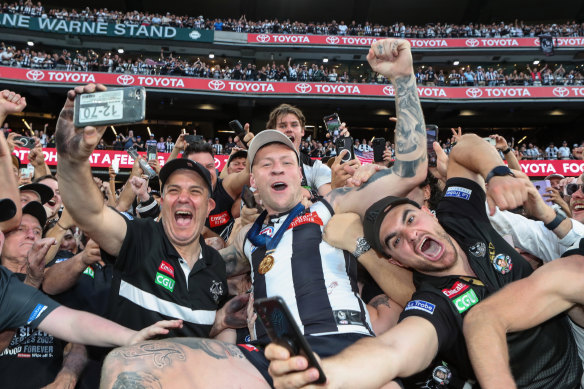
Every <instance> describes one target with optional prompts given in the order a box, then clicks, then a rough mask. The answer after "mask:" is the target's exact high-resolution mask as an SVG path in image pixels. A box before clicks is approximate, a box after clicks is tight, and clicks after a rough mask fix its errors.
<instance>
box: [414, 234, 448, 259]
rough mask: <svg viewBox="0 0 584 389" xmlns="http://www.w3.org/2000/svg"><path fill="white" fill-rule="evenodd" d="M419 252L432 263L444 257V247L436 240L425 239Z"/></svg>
mask: <svg viewBox="0 0 584 389" xmlns="http://www.w3.org/2000/svg"><path fill="white" fill-rule="evenodd" d="M418 252H420V253H421V254H422V255H423V256H424V257H426V258H427V259H428V260H430V261H437V260H438V259H440V257H441V256H442V253H443V252H444V247H443V246H442V245H441V244H440V243H438V242H437V241H435V240H434V239H432V238H430V237H424V238H422V241H421V243H420V245H419V246H418Z"/></svg>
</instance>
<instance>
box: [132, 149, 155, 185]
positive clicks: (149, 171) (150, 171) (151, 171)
mask: <svg viewBox="0 0 584 389" xmlns="http://www.w3.org/2000/svg"><path fill="white" fill-rule="evenodd" d="M127 151H128V154H130V156H131V157H132V158H134V160H136V159H137V160H138V163H139V164H140V168H142V171H143V172H144V174H145V175H147V176H148V179H149V180H151V179H153V178H154V177H156V176H157V174H156V172H155V171H154V169H152V167H150V165H148V163H146V161H144V160H143V159H142V158H140V155H139V154H138V151H136V149H134V148H132V147H131V148H129V149H128V150H127Z"/></svg>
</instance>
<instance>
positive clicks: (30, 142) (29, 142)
mask: <svg viewBox="0 0 584 389" xmlns="http://www.w3.org/2000/svg"><path fill="white" fill-rule="evenodd" d="M14 140H15V141H19V142H20V143H22V146H20V147H26V148H27V149H33V148H34V138H29V137H27V136H15V137H14Z"/></svg>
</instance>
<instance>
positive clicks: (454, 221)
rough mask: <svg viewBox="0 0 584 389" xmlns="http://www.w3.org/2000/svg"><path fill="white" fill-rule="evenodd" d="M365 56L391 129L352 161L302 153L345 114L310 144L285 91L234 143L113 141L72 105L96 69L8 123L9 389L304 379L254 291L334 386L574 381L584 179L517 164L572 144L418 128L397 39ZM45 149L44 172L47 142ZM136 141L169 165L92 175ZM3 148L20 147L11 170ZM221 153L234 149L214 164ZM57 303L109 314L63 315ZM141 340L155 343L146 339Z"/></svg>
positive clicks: (14, 100) (5, 311)
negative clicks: (21, 131) (44, 111)
mask: <svg viewBox="0 0 584 389" xmlns="http://www.w3.org/2000/svg"><path fill="white" fill-rule="evenodd" d="M395 45H397V47H396V46H395ZM394 49H395V53H394V52H393V50H394ZM369 63H370V65H371V66H372V68H373V69H374V70H375V71H378V72H382V73H383V74H384V76H385V77H387V78H389V79H391V80H392V82H393V86H394V88H395V89H396V91H397V92H398V93H396V95H397V96H398V97H397V99H396V102H395V112H396V113H395V116H396V117H395V118H390V120H391V121H393V122H395V128H396V130H395V134H394V135H395V138H394V140H393V142H392V141H389V140H388V141H387V142H386V144H385V146H386V149H385V152H384V153H383V154H384V155H383V157H384V158H383V159H384V160H383V161H376V162H379V163H371V164H370V163H361V162H360V161H359V160H358V159H351V160H349V159H347V160H345V159H344V158H345V157H346V156H347V155H350V151H354V150H343V151H341V152H340V153H339V154H338V155H336V156H335V158H334V159H332V158H331V159H330V160H329V161H326V163H325V161H322V160H313V159H311V158H310V157H317V156H321V157H324V156H328V157H333V155H332V153H333V149H334V147H332V144H335V143H337V141H339V140H341V141H343V143H344V144H345V145H346V146H347V148H349V149H350V146H349V144H350V137H351V134H350V131H349V130H350V128H348V127H347V125H346V123H339V126H338V128H336V130H334V131H331V132H332V133H329V134H328V137H327V138H326V140H323V141H319V139H313V137H314V134H313V135H312V136H307V135H308V133H307V131H306V130H307V129H306V118H305V116H304V113H303V112H302V111H301V110H300V109H298V108H297V107H294V106H292V105H289V104H286V103H283V104H280V105H278V106H277V107H274V108H273V109H272V111H271V112H270V113H269V115H268V117H267V121H266V126H265V128H266V129H260V128H254V129H253V131H252V129H250V128H249V125H248V124H245V125H244V126H243V131H242V132H240V133H238V134H237V136H235V137H234V138H232V139H228V143H227V144H223V143H222V142H221V140H220V139H218V138H212V139H201V138H199V137H197V136H196V135H197V134H193V135H191V134H185V133H182V134H180V135H178V136H177V137H174V138H173V137H168V138H166V139H164V138H158V140H157V137H156V135H154V134H151V132H150V128H148V133H149V134H150V135H149V136H148V140H146V141H143V139H142V138H141V136H139V135H137V134H135V133H134V131H133V130H125V131H124V130H122V128H123V127H122V126H123V125H124V124H123V123H119V124H118V123H114V124H113V125H112V127H111V130H112V131H113V132H114V133H116V130H115V128H114V126H116V127H117V128H118V131H119V135H118V136H117V137H116V141H115V144H113V145H107V144H106V143H105V141H104V140H103V135H104V134H105V132H106V131H109V129H110V127H105V126H99V125H97V124H96V126H95V127H94V126H91V125H89V123H86V124H87V127H84V128H77V127H76V126H75V120H74V110H75V101H76V98H77V97H78V96H80V95H81V96H85V97H87V94H89V93H94V92H103V91H105V90H106V88H105V86H104V85H101V84H97V85H96V84H88V85H79V86H76V87H75V88H74V89H73V90H70V91H68V92H67V93H66V94H65V93H63V100H64V101H65V102H64V105H63V108H62V110H61V113H60V114H59V116H58V120H57V123H56V125H55V128H56V130H55V131H56V132H55V134H49V130H48V126H45V128H43V130H42V132H41V131H40V130H39V131H38V132H35V133H34V135H35V139H33V141H32V142H30V143H29V139H22V138H19V137H18V134H17V132H16V131H11V130H10V128H9V126H7V125H4V126H3V127H4V129H3V130H4V133H2V132H0V177H1V181H2V182H3V185H2V186H0V265H1V266H0V369H1V370H2V371H3V372H7V373H6V374H4V375H3V376H2V387H3V388H8V389H12V388H32V387H34V388H37V387H63V388H64V387H69V388H72V387H75V386H77V385H79V387H87V388H96V387H98V386H99V387H101V388H110V387H112V388H121V387H141V386H149V387H160V388H162V387H173V388H174V387H176V388H182V387H185V388H191V387H211V386H215V387H220V388H230V387H235V386H237V387H243V388H268V387H277V388H287V389H297V388H299V387H302V386H303V385H306V384H309V383H311V382H313V381H315V380H316V379H317V378H318V374H314V373H317V372H316V369H310V368H309V369H308V370H307V371H304V370H305V369H306V366H307V365H308V363H306V361H304V360H303V358H304V357H303V356H302V355H298V356H295V357H294V358H295V359H294V360H290V357H291V356H290V355H289V352H288V350H287V349H284V348H283V347H281V346H282V345H281V344H280V345H278V344H277V343H278V342H277V341H276V340H275V339H274V334H273V333H271V332H270V331H269V329H270V326H269V325H268V326H262V325H259V323H257V322H256V320H257V319H258V318H259V319H260V320H262V321H264V323H267V322H268V320H271V321H272V322H274V323H275V325H278V326H279V327H278V328H280V329H281V328H284V327H288V326H289V324H284V325H283V324H282V323H285V322H284V321H282V320H283V316H282V315H281V313H280V312H278V311H274V312H271V313H269V314H268V313H267V312H266V310H263V309H262V307H263V308H267V305H261V304H260V305H259V307H258V306H257V305H254V300H255V302H256V303H260V302H261V301H263V302H264V304H265V301H266V300H265V298H272V300H271V301H272V302H275V301H277V302H282V301H283V302H284V304H286V306H288V307H289V310H290V312H289V313H287V315H286V316H290V317H287V318H286V320H288V319H289V320H291V321H293V322H294V323H296V324H297V326H298V328H299V329H300V331H301V332H302V334H303V335H304V340H305V341H306V343H308V344H309V345H310V347H311V349H312V350H313V351H314V352H315V353H316V354H317V355H319V356H320V359H319V362H318V363H320V364H321V366H322V369H323V371H324V372H325V374H326V377H327V381H328V382H327V383H326V385H327V386H328V387H350V388H354V387H359V388H360V387H382V386H384V385H386V384H390V387H391V386H393V387H396V385H397V387H406V388H416V389H421V388H432V387H441V388H444V389H455V388H463V387H467V388H468V387H474V384H476V383H477V381H478V382H479V383H480V386H481V387H485V388H486V387H497V388H508V387H513V385H514V380H517V381H518V383H520V385H519V386H520V387H527V386H529V385H534V384H537V385H539V386H540V387H546V388H548V387H555V386H562V385H563V387H566V388H574V387H577V386H578V385H579V384H578V383H579V382H580V381H581V377H582V366H581V365H582V360H581V357H580V356H579V354H578V350H579V349H581V348H582V346H584V334H582V332H581V331H580V332H578V331H579V329H581V328H582V325H583V324H584V321H583V320H582V317H581V316H580V315H577V314H576V315H571V316H569V317H568V315H566V311H567V310H569V309H571V308H572V307H575V306H576V304H582V303H583V302H584V298H583V297H582V289H584V283H583V282H582V277H583V273H584V268H583V267H582V260H583V258H584V257H583V254H584V239H582V238H583V237H584V225H583V224H582V222H584V187H583V181H582V180H583V179H584V175H583V174H582V173H581V172H578V171H574V174H573V175H574V177H563V176H560V175H558V174H555V175H550V176H549V177H548V178H547V179H548V180H549V181H548V184H549V187H547V188H544V190H543V191H540V192H538V189H539V188H536V186H534V185H532V184H531V183H530V181H529V178H528V177H527V176H525V175H522V174H520V173H519V172H518V171H520V170H521V167H520V165H519V163H518V161H517V159H519V158H517V156H521V157H526V158H533V159H537V158H539V157H540V156H541V153H544V155H545V157H546V158H551V159H554V158H559V159H563V158H564V157H565V156H566V155H565V154H566V153H567V152H568V151H567V150H569V149H568V146H567V142H562V144H561V147H558V148H556V147H555V145H554V144H550V145H548V146H547V147H546V148H545V149H544V150H543V151H541V150H539V151H538V149H537V148H536V147H535V146H533V145H531V144H528V146H527V147H526V148H525V149H523V143H521V141H523V140H524V139H522V140H521V141H520V142H519V143H520V144H519V145H515V144H514V143H515V142H514V140H512V139H511V141H510V142H508V140H506V139H505V138H504V137H503V136H499V135H490V137H489V138H488V139H486V141H485V139H481V138H480V137H479V136H477V135H475V134H462V130H461V129H460V128H458V129H451V132H450V134H451V135H452V137H451V138H450V139H448V140H446V141H445V142H443V144H442V147H439V145H438V144H436V143H432V142H428V140H427V132H426V125H425V121H424V112H423V110H422V106H421V104H420V100H419V98H418V89H417V88H416V81H415V75H414V73H415V70H414V68H413V66H412V55H411V50H410V46H409V44H408V43H407V42H406V41H403V40H384V41H380V42H376V43H375V44H374V46H373V50H372V51H371V55H370V56H369ZM31 88H38V86H32V87H31ZM24 93H25V94H26V95H27V96H21V95H20V94H18V93H15V92H13V91H9V90H3V91H1V92H0V123H5V122H6V118H7V117H8V116H10V115H13V116H17V117H18V116H19V115H20V114H21V113H22V112H24V110H25V108H26V106H27V101H26V100H27V97H29V96H34V94H35V92H34V91H31V90H30V89H26V90H25V92H24ZM102 96H103V95H102ZM244 98H245V97H244ZM81 100H84V99H83V98H82V99H81ZM54 114H55V115H56V114H57V112H54ZM169 115H170V114H169ZM257 120H258V121H259V118H257ZM27 126H28V127H29V130H30V126H29V125H28V124H27ZM155 130H156V129H155ZM122 132H123V134H122ZM5 135H6V136H5ZM28 135H32V134H28ZM159 135H160V134H159ZM442 135H443V137H445V135H444V134H442ZM378 140H379V139H378ZM52 142H54V143H55V147H56V149H57V154H58V161H55V163H56V166H57V174H56V175H53V174H52V172H51V170H50V169H49V166H48V162H49V161H47V160H46V156H45V154H44V153H43V146H45V143H46V145H47V146H49V145H50V144H51V143H52ZM374 143H375V144H377V143H381V145H380V146H383V142H374V141H370V140H368V139H363V140H362V141H359V140H357V139H355V140H354V146H355V149H356V150H357V151H359V152H360V153H361V154H362V155H363V154H371V152H372V151H373V150H372V149H373V144H374ZM429 143H432V144H431V146H432V148H433V150H434V152H435V155H436V159H435V162H436V163H435V164H434V166H432V165H430V164H429V160H430V158H429V155H428V152H427V148H428V146H429ZM29 146H30V147H29ZM150 146H151V147H156V149H157V150H158V151H165V152H170V154H169V155H168V156H165V157H166V158H165V161H164V164H163V166H161V161H160V160H159V158H157V157H156V156H155V155H154V156H151V155H146V156H143V157H135V160H134V162H133V166H132V169H131V171H130V172H129V175H127V176H125V175H124V176H122V175H120V174H119V164H116V163H114V162H116V158H112V159H111V160H110V161H109V162H110V163H111V166H110V169H109V174H108V176H109V181H108V182H103V181H102V180H100V179H98V178H97V177H95V176H94V174H95V173H96V172H95V171H94V170H92V165H95V161H94V159H93V158H92V157H93V151H94V149H100V148H101V149H104V148H108V147H113V148H119V149H120V150H121V149H124V150H129V149H134V148H138V149H141V150H143V149H145V148H146V149H148V148H149V147H150ZM17 147H18V148H29V149H30V150H29V152H28V155H27V158H28V161H29V163H30V165H31V166H32V170H33V171H32V172H31V171H30V170H28V169H24V170H27V172H26V175H25V174H23V173H24V172H23V169H19V168H21V165H22V164H21V161H20V160H19V158H18V157H17V156H16V154H18V155H21V153H20V152H18V153H15V151H16V148H17ZM236 147H237V148H240V149H237V148H236ZM516 147H518V149H515V148H516ZM513 150H516V152H512V151H513ZM18 151H20V150H18ZM23 151H24V150H23ZM581 151H582V150H581V149H573V150H569V152H570V153H573V154H574V157H578V158H582V154H581ZM222 152H230V158H229V160H228V162H227V166H226V167H225V168H224V169H223V170H222V171H221V172H218V171H217V168H216V166H217V165H216V161H215V159H214V155H215V154H218V153H222ZM327 152H329V155H327ZM148 154H149V153H148ZM323 154H324V155H323ZM355 154H357V153H356V152H355ZM108 155H109V154H108ZM500 155H501V156H502V157H503V158H504V159H505V161H506V164H505V163H504V161H503V159H502V158H501V157H500ZM117 161H118V162H120V161H119V160H117ZM101 163H106V162H104V161H100V162H99V164H101ZM120 163H121V162H120ZM116 165H117V167H116ZM511 169H514V171H515V173H514V171H513V170H511ZM576 175H577V177H575V176H576ZM485 184H486V185H485ZM404 196H407V197H404ZM546 201H547V202H548V203H547V204H546ZM388 259H390V260H388ZM532 273H533V275H531V274H532ZM48 296H51V298H49V297H48ZM493 300H494V302H493ZM489 304H490V305H489ZM65 307H69V308H65ZM576 308H578V306H576ZM70 309H79V310H84V311H88V312H91V313H92V314H94V315H97V316H105V317H107V318H108V319H109V320H111V322H110V321H105V320H99V318H97V317H95V316H87V315H83V314H79V313H77V314H76V316H77V317H80V316H79V315H81V317H83V316H85V319H84V320H80V319H77V320H75V319H73V318H69V319H67V320H64V319H63V316H64V315H65V313H67V312H70V311H69V310H70ZM256 311H257V312H256ZM285 311H287V310H285ZM68 316H71V313H69V314H68ZM92 317H93V318H94V319H91V318H92ZM51 318H53V319H51ZM59 318H60V319H59ZM167 320H170V321H167ZM120 326H124V327H126V328H123V327H120ZM147 326H155V327H154V328H152V327H147ZM477 326H478V327H477ZM145 327H146V331H145V332H144V330H143V331H140V332H138V333H136V332H135V331H138V330H139V329H142V328H145ZM147 328H150V330H148V329H147ZM265 328H268V331H266V330H265ZM507 329H509V331H508V330H507ZM532 329H533V330H532ZM572 329H573V330H574V332H572ZM44 331H47V332H46V333H45V332H44ZM506 332H512V334H511V335H509V339H508V340H509V343H506V342H505V340H506V339H505V336H506ZM79 333H83V334H85V336H73V337H72V336H70V335H72V334H79ZM277 335H279V334H276V336H277ZM153 336H158V337H160V338H161V339H159V340H153V341H148V342H141V341H142V340H143V339H146V338H150V337H153ZM286 336H287V335H282V338H284V337H286ZM295 337H300V338H301V336H299V335H298V334H295ZM61 339H64V340H66V341H69V342H72V343H69V344H68V345H66V346H65V344H64V343H62V341H61ZM290 339H291V338H286V341H290ZM136 342H138V343H137V344H135V343H136ZM86 344H94V345H97V346H102V347H108V349H105V350H94V349H87V348H86V347H85V345H86ZM116 346H124V347H123V348H121V349H116V350H112V349H111V347H116ZM278 347H280V349H278ZM505 347H508V349H506V348H505ZM453 349H456V350H459V351H460V350H461V351H460V352H457V353H453V352H452V350H453ZM466 350H468V352H467V351H466ZM341 353H342V354H341ZM337 354H340V356H339V357H336V355H337ZM106 355H107V357H106ZM485 355H486V356H487V358H486V360H485V358H484V356H485ZM445 360H447V361H448V363H445V362H443V361H445ZM294 361H295V362H297V363H294ZM268 366H269V368H268ZM500 366H502V368H499V367H500ZM509 366H510V367H509ZM533 366H541V368H540V369H535V370H534V369H533ZM493 370H494V373H493ZM542 370H543V371H542ZM100 371H101V373H102V374H100ZM218 371H220V372H221V374H217V373H216V372H218ZM31 372H34V374H31ZM418 373H419V374H418ZM542 373H543V374H542ZM501 379H502V380H506V382H505V383H504V384H492V381H493V380H498V381H500V380H501ZM394 380H395V381H396V382H392V381H394ZM560 384H561V385H560Z"/></svg>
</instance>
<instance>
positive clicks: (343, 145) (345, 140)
mask: <svg viewBox="0 0 584 389" xmlns="http://www.w3.org/2000/svg"><path fill="white" fill-rule="evenodd" d="M335 146H337V157H338V156H339V154H341V151H343V150H349V152H348V153H347V155H345V157H344V158H343V160H342V161H341V163H343V162H348V161H350V160H352V159H355V151H354V150H353V138H351V137H350V136H341V137H340V138H339V139H337V142H336V144H335Z"/></svg>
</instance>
